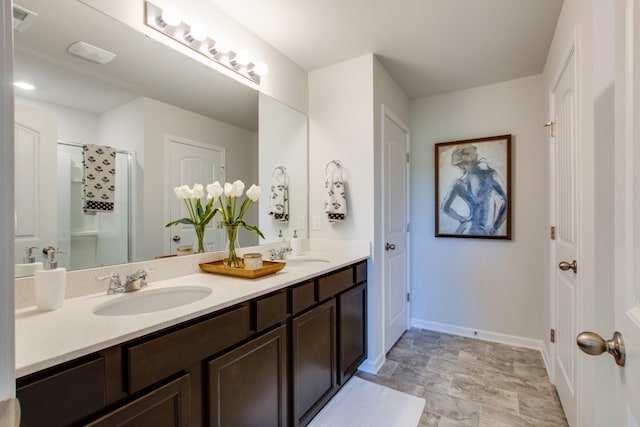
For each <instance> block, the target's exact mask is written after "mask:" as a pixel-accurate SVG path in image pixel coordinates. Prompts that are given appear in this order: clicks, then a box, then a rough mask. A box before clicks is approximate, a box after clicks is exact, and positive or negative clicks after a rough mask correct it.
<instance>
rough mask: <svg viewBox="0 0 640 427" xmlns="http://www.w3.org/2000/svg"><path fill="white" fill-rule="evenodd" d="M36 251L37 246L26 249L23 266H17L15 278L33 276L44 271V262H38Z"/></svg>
mask: <svg viewBox="0 0 640 427" xmlns="http://www.w3.org/2000/svg"><path fill="white" fill-rule="evenodd" d="M34 249H38V248H37V247H35V246H27V247H25V255H24V257H23V258H22V264H16V265H15V277H24V276H33V275H34V274H35V272H36V271H38V270H42V267H43V265H42V262H40V261H38V262H36V257H35V256H34V254H33V251H34Z"/></svg>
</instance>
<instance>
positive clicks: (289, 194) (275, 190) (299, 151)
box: [259, 93, 308, 242]
mask: <svg viewBox="0 0 640 427" xmlns="http://www.w3.org/2000/svg"><path fill="white" fill-rule="evenodd" d="M259 123H260V125H259V129H260V130H259V135H260V139H259V141H260V143H259V153H260V185H261V188H262V189H263V194H265V197H262V198H261V200H260V229H261V230H262V232H263V234H264V235H265V238H266V240H267V241H269V242H278V241H282V240H288V239H290V238H291V237H293V235H294V231H295V234H296V236H297V237H299V238H306V237H307V235H308V234H307V191H308V180H307V135H308V132H307V116H305V115H304V114H302V113H301V112H299V111H296V110H294V109H293V108H291V107H289V106H287V105H284V104H282V103H280V102H278V101H276V100H274V99H273V98H270V97H269V96H266V95H265V94H263V93H261V94H260V97H259Z"/></svg>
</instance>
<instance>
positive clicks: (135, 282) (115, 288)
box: [96, 268, 153, 295]
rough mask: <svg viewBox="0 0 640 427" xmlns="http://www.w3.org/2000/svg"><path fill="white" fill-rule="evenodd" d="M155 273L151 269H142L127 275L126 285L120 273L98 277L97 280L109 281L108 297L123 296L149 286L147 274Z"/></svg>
mask: <svg viewBox="0 0 640 427" xmlns="http://www.w3.org/2000/svg"><path fill="white" fill-rule="evenodd" d="M150 271H153V270H152V269H150V268H146V269H145V268H141V269H139V270H137V271H136V272H135V273H133V274H129V275H127V277H126V279H125V282H124V284H123V283H122V280H120V275H119V274H118V273H111V274H109V275H106V276H101V277H96V280H107V279H109V289H107V294H108V295H115V294H123V293H125V292H133V291H138V290H140V289H142V288H144V287H146V286H147V273H149V272H150Z"/></svg>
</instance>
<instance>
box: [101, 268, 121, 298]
mask: <svg viewBox="0 0 640 427" xmlns="http://www.w3.org/2000/svg"><path fill="white" fill-rule="evenodd" d="M107 279H109V289H107V294H108V295H115V294H122V293H124V286H123V285H122V282H121V281H120V276H119V275H118V273H111V274H109V275H107V276H101V277H96V280H99V281H102V280H107Z"/></svg>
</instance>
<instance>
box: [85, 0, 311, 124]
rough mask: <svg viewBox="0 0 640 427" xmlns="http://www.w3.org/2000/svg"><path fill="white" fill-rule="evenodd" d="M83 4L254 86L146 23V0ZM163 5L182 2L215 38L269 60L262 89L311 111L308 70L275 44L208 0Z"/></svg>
mask: <svg viewBox="0 0 640 427" xmlns="http://www.w3.org/2000/svg"><path fill="white" fill-rule="evenodd" d="M82 2H83V3H86V4H89V5H91V6H92V7H95V8H96V9H98V10H100V11H102V12H104V13H106V14H107V15H111V16H113V17H115V18H116V19H118V20H120V21H122V22H124V23H125V24H127V25H129V26H131V27H133V28H136V29H138V30H139V31H142V32H143V33H145V34H147V35H149V36H150V37H151V38H154V39H156V40H159V41H160V42H161V43H165V44H167V45H169V46H172V47H173V48H175V49H177V50H179V51H181V52H182V53H184V54H185V55H188V56H190V57H192V58H194V59H196V60H197V61H200V62H202V63H204V64H206V65H209V66H211V67H212V68H213V69H216V70H218V71H220V72H222V73H223V74H226V75H228V76H230V77H232V78H234V79H237V80H238V81H241V82H242V83H245V84H247V85H249V86H252V87H254V86H255V85H253V83H252V82H249V80H248V79H246V78H244V77H238V76H237V75H236V74H235V73H233V72H230V71H229V70H227V69H226V68H225V67H222V66H220V65H217V64H214V63H213V62H212V61H210V60H208V59H206V58H204V57H203V56H202V55H199V54H197V53H195V52H193V51H192V50H191V49H190V48H187V47H184V46H181V45H180V44H179V43H177V42H175V41H172V40H171V39H169V38H168V37H166V36H164V35H162V34H160V33H158V32H157V31H155V30H152V29H149V28H147V27H145V26H144V1H143V0H137V1H136V2H135V3H134V2H132V1H131V0H82ZM154 3H155V4H157V5H158V6H160V7H163V6H165V5H167V4H171V3H173V4H179V7H180V9H181V11H182V12H183V17H184V19H185V20H186V21H191V22H193V21H194V20H196V19H197V20H198V21H200V22H203V23H204V24H205V25H206V26H207V28H209V29H210V31H211V33H212V34H211V35H212V37H214V38H215V37H216V36H218V35H221V36H223V37H225V38H227V40H229V42H232V43H234V46H238V47H239V48H240V49H244V50H246V51H248V52H249V53H251V55H253V56H254V57H256V58H260V59H262V60H263V61H265V62H266V63H267V64H268V66H269V73H268V74H267V75H266V76H264V77H263V78H262V79H261V83H260V91H261V92H264V93H266V94H267V95H269V96H271V97H273V98H275V99H278V100H279V101H282V102H284V103H285V104H287V105H290V106H292V107H293V108H295V109H296V110H299V111H302V112H305V113H306V112H307V107H308V105H307V73H306V72H305V71H304V70H302V69H301V68H300V67H298V66H297V65H296V64H295V63H294V62H293V61H291V60H290V59H288V58H286V57H285V56H284V55H282V54H281V53H280V52H279V51H277V50H275V49H274V48H273V47H272V46H271V45H269V44H268V43H266V42H265V41H263V40H262V39H260V38H258V37H257V36H256V35H255V34H253V33H251V32H250V31H249V30H247V29H246V28H244V27H242V26H241V25H240V24H238V23H237V22H236V21H235V20H233V19H232V18H230V17H229V16H228V15H226V14H225V13H224V12H222V11H221V10H220V9H218V8H217V7H216V6H214V5H213V4H211V3H210V2H209V1H207V0H182V1H180V2H175V1H173V0H154Z"/></svg>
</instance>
